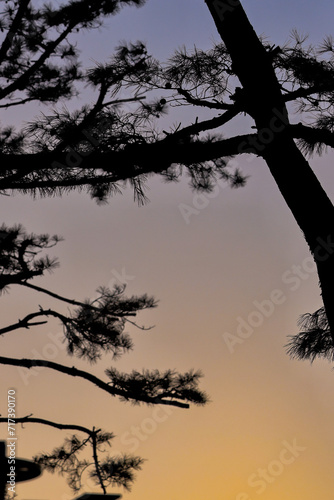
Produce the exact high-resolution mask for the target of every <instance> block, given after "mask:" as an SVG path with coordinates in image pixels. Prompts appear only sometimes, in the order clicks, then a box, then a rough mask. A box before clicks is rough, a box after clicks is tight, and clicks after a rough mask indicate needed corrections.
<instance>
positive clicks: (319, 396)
mask: <svg viewBox="0 0 334 500" xmlns="http://www.w3.org/2000/svg"><path fill="white" fill-rule="evenodd" d="M243 5H244V7H245V9H246V11H247V13H248V15H249V17H250V20H251V22H252V23H253V25H254V27H255V29H256V30H257V32H258V34H262V35H267V36H268V37H270V39H271V41H272V42H273V43H277V44H282V43H284V42H285V41H287V40H288V39H289V36H290V32H291V29H292V28H297V29H298V30H299V31H300V32H302V33H309V35H310V41H314V42H321V40H322V37H323V35H325V34H330V33H331V32H332V33H333V25H332V22H333V14H334V6H333V3H332V2H329V0H328V1H317V2H315V1H313V2H311V1H306V2H305V1H302V0H296V1H292V2H291V1H290V2H288V1H282V2H278V1H273V0H270V1H268V0H267V1H263V0H262V1H261V0H245V1H244V2H243ZM137 39H141V40H144V41H146V42H147V44H148V48H149V51H151V52H152V53H153V55H154V56H156V57H162V58H166V57H168V55H170V54H171V53H172V51H173V49H174V48H177V47H180V46H182V45H186V46H188V47H192V46H193V45H194V44H196V45H197V46H198V47H201V48H204V49H206V48H209V47H210V46H211V43H212V41H213V40H218V35H217V34H216V31H215V27H214V24H213V21H212V19H211V17H210V14H209V11H208V9H207V7H206V5H205V3H204V1H195V2H194V1H191V0H184V1H182V2H177V1H176V0H169V1H168V2H166V1H163V0H150V1H148V2H147V4H146V6H144V7H143V8H142V9H135V8H127V9H124V10H123V11H122V12H121V14H119V15H118V16H117V17H115V18H113V19H111V20H109V21H108V23H107V28H103V29H102V30H101V32H100V33H99V32H94V33H93V34H90V35H85V36H84V37H83V38H82V40H81V42H82V44H81V46H82V54H83V57H84V58H85V61H87V64H89V65H91V64H92V63H93V60H101V61H102V60H104V59H106V58H107V57H108V56H109V55H110V53H111V51H112V49H113V48H114V47H115V46H116V45H117V44H118V42H119V41H121V40H132V41H135V40H137ZM42 110H45V108H42V106H40V107H39V106H37V105H35V106H34V107H33V106H30V108H27V109H26V115H25V116H24V119H29V117H30V116H34V115H37V114H38V113H39V112H40V111H42ZM22 116H23V110H21V111H20V112H19V111H18V110H17V111H11V112H10V115H9V114H8V115H4V116H3V118H2V122H3V123H4V122H6V121H7V120H8V121H10V122H11V123H19V122H20V120H22ZM26 117H27V118H26ZM170 120H171V122H170V123H171V124H172V123H173V117H172V115H171V118H170ZM184 123H186V121H185V122H184ZM236 161H237V162H238V164H239V166H240V167H241V168H242V169H243V171H244V172H245V173H246V174H247V175H249V176H250V178H249V180H248V183H247V185H246V187H244V188H242V189H239V190H231V189H229V188H228V187H223V186H220V187H219V188H218V189H217V190H216V191H215V192H214V194H213V195H212V196H211V197H208V196H206V195H205V196H204V197H203V196H202V197H200V198H199V197H198V196H196V194H195V193H193V192H192V191H191V190H190V188H189V186H188V181H187V179H186V178H185V179H183V180H182V181H181V182H179V183H177V184H164V183H162V182H161V181H160V180H159V179H158V178H154V179H152V180H150V182H149V183H148V187H149V190H148V193H147V194H148V197H149V199H150V202H149V203H148V204H147V205H145V206H144V207H138V206H137V205H136V204H135V203H134V202H133V196H132V193H131V191H130V189H127V190H126V191H125V193H124V195H123V196H117V197H115V198H114V199H111V200H110V203H109V204H108V205H104V206H97V205H96V204H95V203H94V202H93V201H92V200H90V199H89V197H88V196H86V195H85V194H77V193H72V194H70V195H68V196H64V197H63V198H62V199H57V198H52V199H42V200H41V199H37V200H32V199H31V198H30V197H28V196H26V197H23V196H14V197H11V198H7V197H2V198H1V199H0V207H1V209H2V213H3V214H4V216H3V220H4V221H5V222H6V224H8V225H10V224H14V223H19V222H20V223H22V224H23V225H24V226H25V228H26V230H27V231H29V232H30V231H33V232H36V233H43V232H49V233H50V234H54V233H57V234H59V235H61V236H63V237H64V238H65V241H64V242H62V243H60V244H59V246H58V247H56V248H55V249H53V250H52V251H50V254H51V255H57V256H58V257H59V259H60V263H61V267H60V268H59V269H58V270H56V272H55V273H54V274H53V275H51V276H47V277H46V278H45V279H43V280H40V281H36V283H38V284H41V285H42V286H45V287H46V288H50V289H51V288H52V289H53V290H54V291H56V292H58V293H60V294H63V295H65V296H67V297H73V298H74V297H75V298H77V299H83V298H85V297H89V296H93V295H94V290H95V289H96V288H97V287H98V286H99V285H102V284H104V285H109V286H112V284H113V283H115V280H117V278H118V277H119V276H120V275H122V274H123V276H126V277H127V278H126V280H127V282H128V287H127V291H128V293H129V294H133V293H145V292H147V293H148V294H152V295H154V296H155V297H156V298H157V299H158V300H159V306H158V308H157V309H155V310H153V311H149V312H145V313H143V314H142V315H140V316H139V317H138V322H139V324H146V325H148V326H149V325H155V328H154V329H152V330H150V331H149V332H141V331H138V330H135V329H133V328H132V329H128V331H129V332H130V333H131V334H133V339H134V342H135V349H134V350H133V351H132V353H130V354H128V355H126V356H124V357H123V358H122V359H121V360H119V361H118V362H117V363H116V367H117V368H118V369H120V370H124V371H126V370H128V371H130V370H132V369H138V370H141V369H142V368H152V369H153V368H159V369H161V370H164V369H167V368H174V369H176V370H179V371H186V370H188V369H190V368H195V369H201V370H202V371H203V373H204V378H203V379H202V382H201V387H202V388H203V389H205V390H206V391H207V392H208V394H209V395H210V399H211V402H210V404H208V405H207V406H206V407H200V408H194V407H192V408H191V409H189V410H181V409H177V408H170V409H168V407H166V408H167V409H166V408H163V409H160V410H158V409H156V408H147V407H145V406H136V407H133V406H131V405H130V404H124V403H122V402H119V401H118V400H116V399H115V400H110V399H109V398H108V396H107V395H106V394H104V393H103V392H102V391H100V390H99V389H97V388H96V389H95V388H93V386H91V385H90V384H89V383H88V382H85V381H78V380H75V379H72V380H69V379H68V377H66V376H65V375H61V374H58V373H55V372H52V371H49V370H47V369H44V370H41V371H40V373H37V372H36V371H35V372H34V373H33V374H31V375H30V376H29V377H27V376H26V374H25V373H22V371H19V370H18V369H17V368H14V367H13V368H11V367H1V366H0V377H1V378H0V388H1V392H0V394H1V401H2V402H1V408H5V405H6V397H7V390H8V388H11V387H14V388H15V389H16V390H17V407H18V415H20V416H24V415H27V414H30V413H33V414H34V416H36V417H37V416H38V417H41V418H47V419H51V420H54V421H58V422H63V423H76V424H81V425H85V426H88V427H90V426H93V425H95V426H97V427H102V428H104V429H105V430H108V431H112V432H114V433H115V434H116V436H117V437H116V438H115V440H114V443H113V449H114V451H115V452H124V453H134V454H138V455H140V456H142V457H144V458H146V459H147V462H146V463H145V465H144V467H143V470H142V471H141V472H139V473H138V475H137V480H136V482H135V483H134V486H133V489H132V492H131V493H130V494H129V493H126V492H124V491H122V490H121V489H119V488H115V489H114V491H113V492H120V493H122V494H123V498H124V499H125V500H130V499H134V500H156V499H159V500H202V499H203V498H206V499H215V500H218V499H219V500H250V499H251V500H255V499H257V498H261V500H288V499H289V500H290V499H292V498H293V499H294V500H314V499H315V498H321V499H322V500H330V499H332V491H333V487H334V484H333V483H334V480H333V462H334V451H333V449H334V447H333V444H334V437H333V430H332V424H333V417H334V404H333V398H332V393H333V372H332V367H331V365H330V364H329V363H327V362H319V361H316V362H315V363H314V364H313V365H310V364H309V363H307V362H304V363H302V362H298V361H292V360H290V359H289V358H288V356H287V355H286V352H285V348H284V345H285V344H286V342H287V336H288V335H291V334H294V333H296V332H297V326H296V323H297V320H298V317H299V315H300V314H303V313H305V312H311V311H314V310H316V309H317V308H319V307H320V306H321V301H320V294H319V289H318V285H317V277H316V273H315V272H314V266H313V265H312V262H311V260H310V259H309V255H308V252H307V246H306V244H305V242H304V239H303V237H302V234H301V232H300V230H299V228H298V227H297V225H296V223H295V221H294V220H293V218H292V215H291V214H290V212H289V210H288V208H287V207H286V206H285V203H284V201H283V200H282V199H281V196H280V194H279V192H278V189H277V188H276V186H275V184H274V182H273V180H272V178H271V176H270V174H269V172H268V170H267V168H266V165H265V164H264V163H263V162H262V161H261V160H259V159H255V158H246V157H245V158H240V159H237V160H236ZM332 161H333V155H327V156H324V157H322V158H321V159H316V158H315V159H312V160H311V164H312V165H313V166H314V169H315V171H316V173H317V175H318V176H319V178H320V180H321V182H322V183H323V185H324V186H325V187H326V189H327V192H328V194H329V196H330V197H331V198H332V199H333V196H334V184H333V172H332ZM296 195H297V193H296ZM185 205H187V206H188V207H192V209H194V211H196V213H193V215H191V216H190V217H189V218H188V219H187V221H186V220H185V218H184V217H183V215H182V207H183V208H184V206H185ZM268 300H270V301H271V302H272V301H273V300H275V301H276V303H275V304H274V305H272V306H270V313H268V317H265V316H264V314H262V316H261V313H259V307H260V308H261V305H260V304H262V307H264V305H265V304H266V305H267V307H269V306H268ZM39 304H41V305H42V306H43V307H48V305H49V304H51V301H49V299H47V298H43V297H41V296H40V295H38V294H32V293H31V292H29V291H26V290H19V289H17V288H15V287H14V286H13V287H12V288H11V291H10V294H7V295H5V296H3V297H2V298H1V307H2V309H1V311H2V313H1V317H2V324H3V325H6V324H9V323H10V322H14V321H16V320H17V319H18V318H20V317H23V316H24V315H25V314H26V313H28V312H30V311H31V310H35V308H36V307H38V305H39ZM256 311H257V312H256ZM255 312H256V313H255ZM254 313H255V314H254ZM261 318H262V319H261ZM256 321H258V325H255V323H254V322H256ZM252 322H253V323H252ZM245 323H247V324H248V327H247V331H248V338H245V339H241V340H242V342H241V343H239V344H236V345H234V346H232V347H231V346H229V345H228V344H227V342H226V338H227V334H231V335H237V334H238V328H240V325H241V324H243V325H245ZM250 324H253V326H251V325H250ZM243 328H246V327H245V326H244V327H243ZM59 331H60V327H59V325H58V324H57V323H50V325H47V328H46V329H43V327H41V328H40V329H36V330H29V331H28V330H27V331H21V332H16V333H12V334H10V335H7V336H6V337H1V338H0V342H1V345H2V353H3V355H8V356H15V357H36V358H41V357H43V356H47V355H48V354H47V353H48V352H49V353H50V352H52V353H53V360H54V361H57V362H59V363H64V364H68V365H69V366H72V365H73V364H75V365H76V366H78V367H85V368H86V369H87V368H88V369H89V367H87V366H86V365H85V363H84V362H79V361H76V360H72V359H68V358H67V356H66V354H65V352H64V350H63V349H61V348H60V347H56V348H55V344H54V343H53V342H52V340H51V337H50V334H52V333H53V334H54V333H58V332H59ZM50 345H51V347H50ZM52 345H53V347H52ZM232 351H233V352H232ZM108 366H110V361H108V359H104V360H103V361H102V362H101V363H99V364H98V365H96V366H94V367H91V369H92V371H94V373H96V374H97V375H100V376H101V377H103V371H104V369H105V368H107V367H108ZM3 413H4V412H3ZM24 427H25V428H24V429H23V428H22V429H21V428H19V430H18V432H19V441H18V456H20V457H22V458H29V457H31V456H32V455H33V454H35V453H38V452H40V451H50V450H51V449H52V447H54V446H57V445H59V444H60V443H61V442H62V441H63V439H64V437H65V435H66V434H65V433H64V432H62V431H57V430H50V429H49V428H42V427H41V426H37V425H35V424H30V425H25V426H24ZM3 432H4V436H5V426H4V428H3ZM91 489H92V488H91V485H90V484H89V482H86V484H85V488H84V489H83V492H86V491H87V492H88V491H90V490H91ZM17 491H18V493H19V498H20V499H38V500H42V499H48V500H68V499H70V498H71V497H72V496H71V492H70V490H69V489H68V487H67V485H66V483H65V480H64V479H63V478H59V477H57V476H51V475H49V474H47V473H44V474H43V476H42V477H41V478H39V479H37V480H34V481H31V482H27V483H21V484H19V485H18V487H17Z"/></svg>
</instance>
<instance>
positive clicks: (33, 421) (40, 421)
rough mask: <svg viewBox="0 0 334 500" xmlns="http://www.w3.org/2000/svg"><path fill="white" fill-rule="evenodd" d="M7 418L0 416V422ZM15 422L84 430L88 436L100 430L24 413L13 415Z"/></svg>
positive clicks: (5, 420)
mask: <svg viewBox="0 0 334 500" xmlns="http://www.w3.org/2000/svg"><path fill="white" fill-rule="evenodd" d="M7 422H8V418H7V417H0V423H7ZM15 423H16V424H29V423H31V424H42V425H47V426H50V427H54V428H55V429H59V430H71V431H78V432H84V433H85V434H88V435H89V436H92V435H93V434H96V433H98V432H100V430H101V429H97V430H96V429H94V428H93V430H92V429H88V427H84V426H82V425H77V424H60V423H58V422H53V421H52V420H47V419H44V418H38V417H33V416H32V414H30V415H26V416H25V417H15Z"/></svg>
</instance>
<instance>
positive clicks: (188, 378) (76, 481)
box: [0, 224, 207, 493]
mask: <svg viewBox="0 0 334 500" xmlns="http://www.w3.org/2000/svg"><path fill="white" fill-rule="evenodd" d="M59 241H61V238H59V237H57V236H53V237H50V236H48V235H39V236H38V235H34V234H27V233H26V232H25V231H24V229H23V228H22V226H14V227H7V226H6V225H5V224H3V225H2V226H1V228H0V285H1V289H2V290H5V289H6V290H7V291H9V288H8V286H9V285H19V286H23V287H26V288H28V289H30V290H31V291H33V292H38V293H39V294H42V295H43V296H47V297H49V298H50V297H52V298H53V299H54V301H55V303H56V304H58V307H59V306H61V305H63V304H66V306H67V308H66V309H67V312H66V313H64V312H63V311H62V310H59V309H58V307H55V308H52V309H51V308H48V309H45V308H43V307H42V306H41V305H40V306H39V308H38V310H37V311H35V312H31V313H29V314H27V315H26V316H25V317H24V318H23V319H20V320H18V321H17V322H16V323H13V324H10V325H8V326H5V327H3V328H0V336H2V335H5V334H8V333H10V332H13V331H16V330H20V329H31V328H32V327H38V326H40V325H45V324H46V323H47V322H48V320H49V318H50V317H52V318H57V319H58V320H59V321H60V323H61V324H62V326H63V333H64V342H65V343H66V344H67V352H68V354H69V355H71V356H75V357H78V358H84V359H86V360H88V361H89V362H96V361H98V360H99V359H100V358H102V356H103V355H108V354H109V353H112V358H113V359H114V360H116V359H117V358H118V357H120V356H121V355H122V354H124V353H126V352H127V351H129V350H131V349H132V348H133V342H132V340H131V337H130V335H129V333H127V332H125V327H126V326H132V327H135V328H137V329H139V330H148V329H150V327H149V328H145V327H144V326H139V325H137V323H136V322H135V317H136V315H137V313H138V312H140V311H143V310H145V309H151V308H154V307H156V305H157V302H156V300H155V299H154V298H153V297H149V296H148V295H147V294H144V295H140V296H137V295H133V296H130V297H126V296H125V293H124V292H125V285H115V287H114V288H113V289H112V290H110V289H109V288H108V287H100V288H98V290H97V296H96V297H95V298H94V299H86V300H84V301H78V300H74V299H69V298H67V297H64V296H61V295H59V294H57V293H55V292H53V291H50V290H47V289H44V288H42V287H40V286H37V285H35V284H33V283H31V281H32V279H33V278H34V277H36V276H39V277H42V276H43V275H44V273H45V272H46V271H51V270H53V269H54V268H55V267H57V265H58V262H57V260H56V259H51V258H49V257H48V256H47V255H44V252H43V251H45V250H46V249H48V248H50V247H53V246H54V245H56V244H57V243H58V242H59ZM41 252H43V255H42V256H40V253H41ZM6 287H7V288H6ZM71 308H72V310H71ZM0 364H4V365H9V366H23V367H26V368H32V367H33V366H43V367H47V368H49V369H52V370H55V371H58V372H60V373H65V374H67V375H69V376H74V377H81V378H84V379H85V380H87V381H88V382H90V383H92V384H94V385H95V386H96V387H98V388H100V389H102V390H104V391H105V392H106V393H108V394H109V395H111V396H113V397H114V396H118V397H119V398H120V399H121V400H122V401H131V402H132V403H134V404H139V403H146V404H149V405H153V404H164V405H171V406H177V407H180V408H188V407H189V403H194V404H197V405H204V404H205V403H206V402H207V396H206V394H205V393H204V392H202V391H200V390H199V389H198V384H199V379H200V377H201V374H200V372H193V371H189V372H187V373H185V374H180V373H177V372H175V371H172V370H168V371H166V372H164V373H160V372H159V371H158V370H153V371H149V370H144V371H143V373H139V372H137V371H133V372H132V373H130V374H125V373H121V372H119V371H118V370H116V368H115V367H114V366H111V367H110V368H109V369H108V370H106V376H107V378H108V381H106V382H105V381H103V380H102V379H100V378H98V377H96V376H95V375H93V374H92V373H90V372H88V371H83V370H78V369H77V368H75V367H74V366H72V367H68V366H65V365H62V364H59V363H55V362H54V361H48V360H45V359H43V360H38V359H26V358H24V359H17V358H10V357H6V356H0ZM15 421H16V423H20V422H21V423H38V424H44V425H49V426H51V427H55V428H58V429H63V430H66V429H67V430H75V431H80V432H81V433H82V432H83V433H86V434H87V435H88V437H85V438H79V437H78V436H77V435H76V434H75V435H73V436H72V437H70V438H66V440H65V443H64V444H63V445H62V446H60V447H57V448H55V449H54V450H53V451H52V452H51V453H46V452H43V453H41V454H40V455H38V456H37V457H35V460H36V462H37V463H38V464H40V465H41V466H42V467H43V468H44V469H45V470H47V471H50V472H59V473H60V474H62V475H65V476H66V477H67V482H68V484H69V486H70V488H72V489H73V490H74V491H78V490H79V489H80V488H81V486H82V475H83V474H84V473H85V472H86V471H88V473H89V475H90V477H91V478H93V480H94V481H95V482H96V484H97V485H98V486H100V487H101V489H102V491H103V492H104V493H106V491H107V487H108V486H112V485H117V486H123V487H124V488H125V489H127V490H129V489H130V487H131V483H132V482H133V480H134V477H135V476H134V471H137V470H140V468H141V465H142V464H143V460H142V459H141V458H140V457H135V456H127V455H124V456H116V457H111V456H109V455H108V456H106V457H104V458H101V454H102V453H104V452H105V451H106V450H105V446H104V445H110V441H111V440H112V439H113V437H114V435H113V434H111V433H108V432H107V433H106V432H103V431H101V429H95V428H93V429H92V430H90V429H87V428H85V427H83V426H80V425H67V424H59V423H56V422H52V421H49V420H45V419H41V418H36V417H33V416H32V415H28V416H27V417H18V416H17V417H16V418H15ZM0 422H3V423H8V419H7V418H2V417H1V418H0ZM87 445H90V446H91V448H92V452H93V462H92V461H89V460H87V459H86V458H79V457H78V455H79V454H80V453H81V452H82V451H83V450H84V449H85V448H86V447H87Z"/></svg>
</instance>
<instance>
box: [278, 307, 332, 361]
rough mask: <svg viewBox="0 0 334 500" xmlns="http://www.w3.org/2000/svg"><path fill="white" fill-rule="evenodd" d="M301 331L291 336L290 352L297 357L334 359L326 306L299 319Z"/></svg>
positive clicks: (312, 359) (288, 345) (311, 359)
mask: <svg viewBox="0 0 334 500" xmlns="http://www.w3.org/2000/svg"><path fill="white" fill-rule="evenodd" d="M299 326H300V330H301V331H300V332H299V333H298V334H297V335H293V336H291V337H290V341H289V343H288V344H287V347H288V354H289V355H290V356H291V357H293V358H297V359H308V360H310V361H311V362H313V361H314V360H315V359H316V358H325V359H328V360H329V361H333V360H334V347H333V342H332V338H331V333H330V329H329V325H328V319H327V316H326V314H325V311H324V308H323V307H321V308H320V309H318V310H317V311H315V312H314V313H307V314H303V315H302V316H301V318H300V320H299Z"/></svg>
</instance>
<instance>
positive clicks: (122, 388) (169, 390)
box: [0, 356, 206, 408]
mask: <svg viewBox="0 0 334 500" xmlns="http://www.w3.org/2000/svg"><path fill="white" fill-rule="evenodd" d="M0 363H1V364H4V365H11V366H21V367H24V368H28V369H30V368H32V367H34V366H43V367H46V368H50V369H51V370H55V371H58V372H60V373H64V374H66V375H70V376H72V377H80V378H83V379H85V380H88V381H89V382H91V383H92V384H94V385H96V386H97V387H99V388H100V389H102V390H104V391H105V392H107V393H108V394H110V395H111V396H119V397H120V398H122V399H123V400H126V401H127V400H132V401H133V402H136V401H140V402H143V403H147V404H162V405H169V406H176V407H179V408H189V404H188V403H184V402H183V401H187V400H188V401H190V402H193V403H195V404H204V403H205V402H206V396H205V394H204V393H202V392H200V391H198V390H197V381H196V380H195V385H194V380H193V377H192V381H191V380H190V382H188V383H185V386H184V387H182V384H181V382H179V381H180V378H178V376H177V375H174V376H172V377H169V380H168V385H167V386H166V388H164V387H163V385H161V384H163V381H166V377H164V376H163V375H162V376H161V377H160V378H159V379H158V378H157V377H156V376H155V375H156V374H153V378H152V381H153V384H152V387H151V388H150V390H148V389H147V388H146V387H145V384H142V381H141V380H140V377H139V378H138V375H137V374H136V372H134V375H133V376H131V375H130V376H124V375H121V374H116V372H115V370H109V371H108V375H109V376H111V375H112V382H109V383H107V382H104V381H103V380H101V379H99V378H98V377H96V376H95V375H92V374H91V373H89V372H86V371H83V370H79V369H77V368H75V367H74V366H72V367H68V366H65V365H61V364H59V363H55V362H53V361H46V360H40V359H16V358H8V357H4V356H0ZM147 375H148V374H147V373H146V376H147ZM179 377H182V376H179ZM185 377H186V375H185ZM186 379H187V377H186ZM197 379H198V375H197ZM138 381H139V385H138ZM181 381H182V379H181ZM189 383H190V387H188V384H189ZM137 388H139V391H138V392H137V391H136V389H137Z"/></svg>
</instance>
